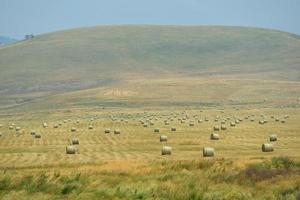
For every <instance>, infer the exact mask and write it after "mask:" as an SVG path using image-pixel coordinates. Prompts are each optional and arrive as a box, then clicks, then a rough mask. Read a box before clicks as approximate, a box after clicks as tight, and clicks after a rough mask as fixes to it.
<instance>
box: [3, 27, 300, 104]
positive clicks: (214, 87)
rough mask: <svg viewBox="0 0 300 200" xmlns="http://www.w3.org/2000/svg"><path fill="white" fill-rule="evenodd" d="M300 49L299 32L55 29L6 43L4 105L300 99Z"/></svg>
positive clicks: (188, 28)
mask: <svg viewBox="0 0 300 200" xmlns="http://www.w3.org/2000/svg"><path fill="white" fill-rule="evenodd" d="M299 55H300V39H299V36H296V35H292V34H289V33H284V32H279V31H274V30H265V29H255V28H241V27H213V26H211V27H207V26H100V27H92V28H82V29H74V30H67V31H61V32H56V33H49V34H45V35H40V36H37V37H35V38H34V39H31V40H26V41H22V42H19V43H17V44H15V45H10V46H7V47H0V70H1V73H0V94H1V95H2V97H3V98H1V99H0V106H1V107H7V106H15V105H23V104H28V103H29V102H31V103H32V102H36V101H42V104H43V103H44V104H45V105H44V106H42V105H41V106H39V105H38V106H37V107H34V106H33V107H31V108H40V107H47V106H48V104H49V103H53V102H64V103H66V104H69V103H70V102H68V101H66V99H69V100H72V104H74V105H78V104H89V103H90V104H92V105H93V104H95V102H99V100H101V101H102V102H104V104H105V102H108V103H107V104H106V105H112V104H113V102H112V100H115V101H118V104H119V105H120V104H122V102H121V103H120V101H124V100H126V102H128V101H130V102H131V101H132V100H134V101H141V102H145V101H149V100H151V102H152V103H153V102H154V101H157V102H162V101H165V102H166V104H168V102H169V101H172V102H173V101H174V100H175V101H177V102H189V103H193V102H199V101H203V100H204V101H219V100H220V101H222V100H224V99H226V100H231V99H240V98H242V99H243V98H248V97H251V99H252V100H251V101H252V102H253V101H258V102H261V100H262V99H265V98H268V99H269V98H273V97H276V98H277V99H278V98H280V97H288V98H290V97H293V98H294V99H293V100H292V101H296V100H297V98H298V97H297V94H299V90H300V88H299V82H298V81H299V79H300V70H299V69H300V57H299ZM264 79H268V80H271V81H274V82H273V83H272V82H268V83H267V84H266V83H265V82H264V81H262V80H264ZM288 81H292V82H288ZM266 85H267V88H263V87H264V86H266ZM261 86H262V88H261ZM158 88H159V89H158ZM286 88H287V89H286ZM82 89H87V90H86V91H83V90H82ZM91 89H92V90H91ZM282 89H285V92H284V93H282V92H281V91H282ZM78 90H79V91H78ZM71 91H77V93H75V94H77V96H75V98H74V93H69V92H71ZM272 91H275V92H272ZM65 92H67V93H65ZM61 93H63V95H62V96H56V94H61ZM53 95H54V96H53ZM70 95H71V96H70ZM86 95H87V96H88V97H89V98H85V96H86ZM49 97H50V98H49ZM280 101H281V100H280ZM287 101H289V100H287ZM66 104H60V105H58V106H62V107H65V106H66ZM125 104H126V103H125ZM125 104H123V105H125ZM127 104H128V103H127ZM127 104H126V105H127ZM51 105H52V104H51Z"/></svg>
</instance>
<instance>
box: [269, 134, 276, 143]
mask: <svg viewBox="0 0 300 200" xmlns="http://www.w3.org/2000/svg"><path fill="white" fill-rule="evenodd" d="M275 141H277V135H276V134H272V135H270V142H275Z"/></svg>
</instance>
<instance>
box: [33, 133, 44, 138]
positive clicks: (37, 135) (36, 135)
mask: <svg viewBox="0 0 300 200" xmlns="http://www.w3.org/2000/svg"><path fill="white" fill-rule="evenodd" d="M34 137H35V138H38V139H39V138H41V137H42V136H41V134H39V133H36V134H35V135H34Z"/></svg>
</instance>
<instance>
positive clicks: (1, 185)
mask: <svg viewBox="0 0 300 200" xmlns="http://www.w3.org/2000/svg"><path fill="white" fill-rule="evenodd" d="M10 187H11V180H10V178H9V177H4V178H3V179H2V180H0V190H9V189H10Z"/></svg>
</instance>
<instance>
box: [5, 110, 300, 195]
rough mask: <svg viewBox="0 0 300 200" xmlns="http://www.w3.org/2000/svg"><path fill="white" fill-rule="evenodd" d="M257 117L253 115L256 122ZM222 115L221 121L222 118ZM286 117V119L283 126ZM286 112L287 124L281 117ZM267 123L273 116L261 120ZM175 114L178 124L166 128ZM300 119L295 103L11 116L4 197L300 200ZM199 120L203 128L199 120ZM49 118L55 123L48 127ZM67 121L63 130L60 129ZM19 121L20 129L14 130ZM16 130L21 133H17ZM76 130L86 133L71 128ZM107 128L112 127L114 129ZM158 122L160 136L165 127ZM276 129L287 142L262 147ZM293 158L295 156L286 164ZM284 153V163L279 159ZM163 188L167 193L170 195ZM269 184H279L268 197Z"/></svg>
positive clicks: (49, 124)
mask: <svg viewBox="0 0 300 200" xmlns="http://www.w3.org/2000/svg"><path fill="white" fill-rule="evenodd" d="M286 115H288V117H285V116H286ZM247 116H250V118H248V119H246V117H247ZM183 117H186V118H187V119H186V120H185V123H181V120H180V119H182V118H183ZM205 118H206V119H208V121H205V120H204V119H205ZM216 118H218V119H219V120H218V121H215V119H216ZM229 118H230V119H229ZM276 118H278V119H279V120H280V121H279V122H276V121H275V119H276ZM284 118H286V121H285V123H281V120H282V119H284ZM149 119H151V120H150V121H151V122H153V123H154V125H150V121H148V123H147V124H148V127H143V125H142V124H141V121H144V122H147V120H149ZM224 119H227V120H226V122H225V124H226V127H227V129H226V130H220V131H216V132H218V133H219V134H220V140H210V134H211V133H213V132H214V131H213V127H214V126H215V125H219V126H220V125H221V121H223V120H224ZM236 119H242V121H241V122H240V123H239V124H236V126H235V127H231V126H230V122H232V121H235V120H236ZM250 119H254V121H251V120H250ZM261 119H265V120H267V121H268V122H267V123H265V124H259V123H258V122H259V120H261ZM165 120H167V121H168V122H169V125H165V123H164V121H165ZM198 120H202V121H203V122H202V123H199V122H198ZM299 120H300V112H299V109H288V108H277V109H275V108H272V109H270V108H265V109H247V108H240V109H235V108H225V109H212V108H204V109H202V110H200V109H197V110H196V109H192V110H190V109H188V110H183V109H182V110H176V109H174V110H172V109H170V110H168V111H166V109H163V108H160V109H149V110H147V111H143V110H138V109H122V110H117V109H94V110H92V109H91V110H84V109H77V110H76V109H74V110H68V111H65V110H61V111H53V112H47V113H45V112H41V113H36V114H32V113H23V114H19V115H16V116H3V117H2V118H1V123H0V124H2V127H1V129H0V130H1V135H2V136H1V137H0V162H1V165H0V169H1V171H0V173H1V176H0V197H1V198H3V199H259V198H260V199H278V198H279V197H280V198H281V197H282V199H293V198H294V197H296V196H297V195H298V193H297V191H298V189H299V188H298V187H300V170H299V167H296V168H294V167H293V168H291V169H290V168H287V169H285V168H284V167H286V163H293V162H296V163H295V164H288V166H290V165H292V166H294V165H295V166H300V165H299V164H297V162H298V161H299V160H300V145H299V143H300V135H299V134H300V125H299ZM77 121H78V122H77ZM190 121H193V122H194V126H189V122H190ZM43 122H46V123H47V124H48V127H47V128H44V127H43ZM60 123H61V125H60V126H59V127H58V128H54V127H53V126H54V125H55V124H60ZM12 124H13V126H14V129H13V130H10V129H9V126H11V125H12ZM90 125H92V126H93V129H92V130H90V129H89V126H90ZM16 127H20V128H21V130H20V131H19V132H17V131H16V130H15V128H16ZM73 127H75V128H76V132H71V129H72V128H73ZM171 127H176V132H172V131H171ZM106 128H109V129H110V130H111V132H110V133H108V134H105V133H104V130H105V129H106ZM154 128H159V129H160V132H159V133H155V132H154ZM115 129H120V131H121V134H120V135H116V134H114V133H113V131H114V130H115ZM32 130H35V132H36V133H40V134H41V138H35V137H34V136H32V135H31V134H30V133H31V131H32ZM274 133H275V134H277V136H278V141H276V142H272V143H273V145H274V152H268V153H264V152H262V151H261V145H262V144H263V143H269V136H270V134H274ZM160 135H167V136H168V142H160V141H159V137H160ZM72 138H78V139H79V142H80V144H79V145H76V148H77V150H78V152H77V153H76V154H73V155H72V154H66V150H65V148H66V146H67V145H69V144H70V140H71V139H72ZM164 145H168V146H171V147H172V155H166V156H162V155H161V148H162V146H164ZM203 147H213V148H215V156H214V158H204V157H203V156H202V148H203ZM286 156H288V157H289V158H290V159H292V160H293V162H292V161H289V160H285V157H286ZM277 157H278V160H279V161H277V160H275V161H274V158H277ZM271 158H272V162H271V161H270V159H271ZM269 162H271V164H270V163H269ZM256 163H257V165H258V166H259V168H258V169H260V165H262V168H263V169H262V170H264V168H265V167H266V166H268V167H270V168H268V167H267V169H268V170H269V171H268V173H266V172H261V171H260V170H258V171H255V170H257V168H256V167H254V168H253V169H254V173H253V172H252V171H251V170H253V169H252V168H251V165H252V164H256ZM259 163H261V164H259ZM263 163H266V164H263ZM274 163H275V164H274ZM278 163H280V164H278ZM265 165H266V166H265ZM278 165H279V167H278ZM282 166H283V168H284V169H281V168H282ZM273 168H274V169H273ZM272 170H273V171H274V170H275V171H274V172H273V171H272ZM282 170H287V171H282ZM248 173H250V175H249V174H248ZM252 173H253V174H252ZM260 173H263V175H260ZM273 173H275V174H273ZM265 174H267V175H265ZM227 176H229V178H228V177H227ZM261 176H262V179H261V178H260V177H261ZM264 176H266V177H264ZM169 179H170V180H169ZM227 179H228V180H227ZM8 180H9V181H8ZM28 181H29V183H27V182H28ZM270 181H273V184H272V183H271V182H270ZM7 182H8V183H7ZM24 182H25V183H24ZM41 182H42V183H41ZM262 183H265V184H263V185H261V184H262ZM274 183H276V184H274ZM26 184H27V185H26ZM40 184H42V185H43V187H40V186H39V185H40ZM74 184H75V186H74ZM186 184H187V185H188V186H186ZM253 184H254V185H253ZM24 185H25V186H24ZM190 185H192V186H190ZM160 187H162V188H165V190H166V192H165V193H160V192H159V191H160V189H159V188H160ZM190 187H191V188H190ZM266 187H272V188H273V189H272V191H270V192H268V193H264V190H265V189H266ZM287 188H292V192H291V194H288V195H287V196H286V195H285V196H283V195H282V194H285V193H284V192H285V191H286V189H287ZM275 190H276V192H277V193H276V192H274V191H275ZM216 191H218V192H220V193H216ZM230 191H233V192H230ZM191 195H194V196H191ZM226 195H227V196H226ZM228 195H229V196H228ZM280 195H281V196H280ZM217 197H220V198H217ZM285 197H286V198H285Z"/></svg>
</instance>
